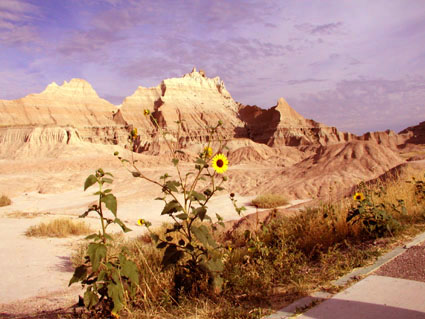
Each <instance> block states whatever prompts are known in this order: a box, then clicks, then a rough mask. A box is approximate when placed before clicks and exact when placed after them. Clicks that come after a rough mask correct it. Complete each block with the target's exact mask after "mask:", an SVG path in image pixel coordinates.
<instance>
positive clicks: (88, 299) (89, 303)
mask: <svg viewBox="0 0 425 319" xmlns="http://www.w3.org/2000/svg"><path fill="white" fill-rule="evenodd" d="M89 288H91V287H89ZM89 288H87V290H86V292H85V293H84V305H85V306H86V308H87V309H90V308H92V307H94V306H96V305H97V303H98V302H99V297H98V296H97V295H96V294H95V293H94V292H93V291H91V289H89Z"/></svg>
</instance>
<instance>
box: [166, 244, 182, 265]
mask: <svg viewBox="0 0 425 319" xmlns="http://www.w3.org/2000/svg"><path fill="white" fill-rule="evenodd" d="M182 257H183V252H182V251H180V250H178V249H177V247H176V245H169V246H168V247H167V248H166V249H165V252H164V256H163V257H162V261H161V265H162V267H163V269H165V268H167V267H168V266H170V265H175V264H177V263H178V261H179V260H180V259H181V258H182Z"/></svg>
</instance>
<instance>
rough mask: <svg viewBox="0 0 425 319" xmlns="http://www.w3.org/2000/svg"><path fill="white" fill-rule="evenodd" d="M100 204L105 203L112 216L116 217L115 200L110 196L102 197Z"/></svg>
mask: <svg viewBox="0 0 425 319" xmlns="http://www.w3.org/2000/svg"><path fill="white" fill-rule="evenodd" d="M101 202H103V203H105V205H106V207H107V208H108V209H109V210H110V211H111V212H112V214H114V216H115V217H116V216H117V198H116V197H115V196H114V195H112V194H108V195H106V196H102V199H101Z"/></svg>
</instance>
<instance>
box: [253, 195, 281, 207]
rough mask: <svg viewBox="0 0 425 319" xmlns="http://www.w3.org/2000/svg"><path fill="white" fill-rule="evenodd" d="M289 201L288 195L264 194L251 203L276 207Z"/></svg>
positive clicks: (256, 205) (257, 205) (258, 205)
mask: <svg viewBox="0 0 425 319" xmlns="http://www.w3.org/2000/svg"><path fill="white" fill-rule="evenodd" d="M288 203H289V202H288V200H287V199H286V197H285V196H283V195H279V194H262V195H259V196H257V197H256V198H254V199H253V200H252V201H251V204H252V205H253V206H255V207H258V208H275V207H279V206H284V205H287V204H288Z"/></svg>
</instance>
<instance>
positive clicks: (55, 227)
mask: <svg viewBox="0 0 425 319" xmlns="http://www.w3.org/2000/svg"><path fill="white" fill-rule="evenodd" d="M92 232H93V230H92V229H91V228H90V227H89V226H88V225H87V224H85V223H84V222H83V221H78V222H76V221H74V220H72V219H69V218H58V219H54V220H52V221H49V222H47V223H40V224H38V225H35V226H31V227H30V228H28V229H27V231H26V232H25V235H26V236H28V237H59V238H63V237H68V236H78V235H87V234H90V233H92Z"/></svg>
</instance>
